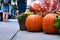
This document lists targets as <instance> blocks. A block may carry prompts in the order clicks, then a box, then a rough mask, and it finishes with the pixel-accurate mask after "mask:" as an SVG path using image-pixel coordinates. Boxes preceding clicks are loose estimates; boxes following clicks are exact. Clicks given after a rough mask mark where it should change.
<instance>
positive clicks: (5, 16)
mask: <svg viewBox="0 0 60 40" xmlns="http://www.w3.org/2000/svg"><path fill="white" fill-rule="evenodd" d="M3 21H5V22H7V21H8V12H3Z"/></svg>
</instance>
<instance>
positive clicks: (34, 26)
mask: <svg viewBox="0 0 60 40" xmlns="http://www.w3.org/2000/svg"><path fill="white" fill-rule="evenodd" d="M41 26H42V17H41V16H40V15H30V16H28V17H27V19H26V29H27V30H28V31H34V32H35V31H36V32H37V31H41Z"/></svg>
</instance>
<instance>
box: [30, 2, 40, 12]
mask: <svg viewBox="0 0 60 40" xmlns="http://www.w3.org/2000/svg"><path fill="white" fill-rule="evenodd" d="M40 7H41V6H40V3H39V2H37V1H34V2H32V3H31V5H30V7H29V10H30V11H32V12H34V11H40V9H41V8H40Z"/></svg>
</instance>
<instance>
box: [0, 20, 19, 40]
mask: <svg viewBox="0 0 60 40" xmlns="http://www.w3.org/2000/svg"><path fill="white" fill-rule="evenodd" d="M18 30H19V25H18V22H17V19H10V20H9V22H0V40H11V38H12V37H13V35H14V34H15V33H16V32H17V31H18Z"/></svg>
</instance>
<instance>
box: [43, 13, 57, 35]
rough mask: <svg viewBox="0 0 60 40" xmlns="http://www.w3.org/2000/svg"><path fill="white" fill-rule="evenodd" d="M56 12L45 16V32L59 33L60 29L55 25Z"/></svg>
mask: <svg viewBox="0 0 60 40" xmlns="http://www.w3.org/2000/svg"><path fill="white" fill-rule="evenodd" d="M55 17H56V14H48V15H46V16H45V17H44V18H43V21H42V27H43V30H44V32H45V33H50V34H53V33H57V32H58V29H57V28H55V27H54V23H55V22H56V18H55Z"/></svg>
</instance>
